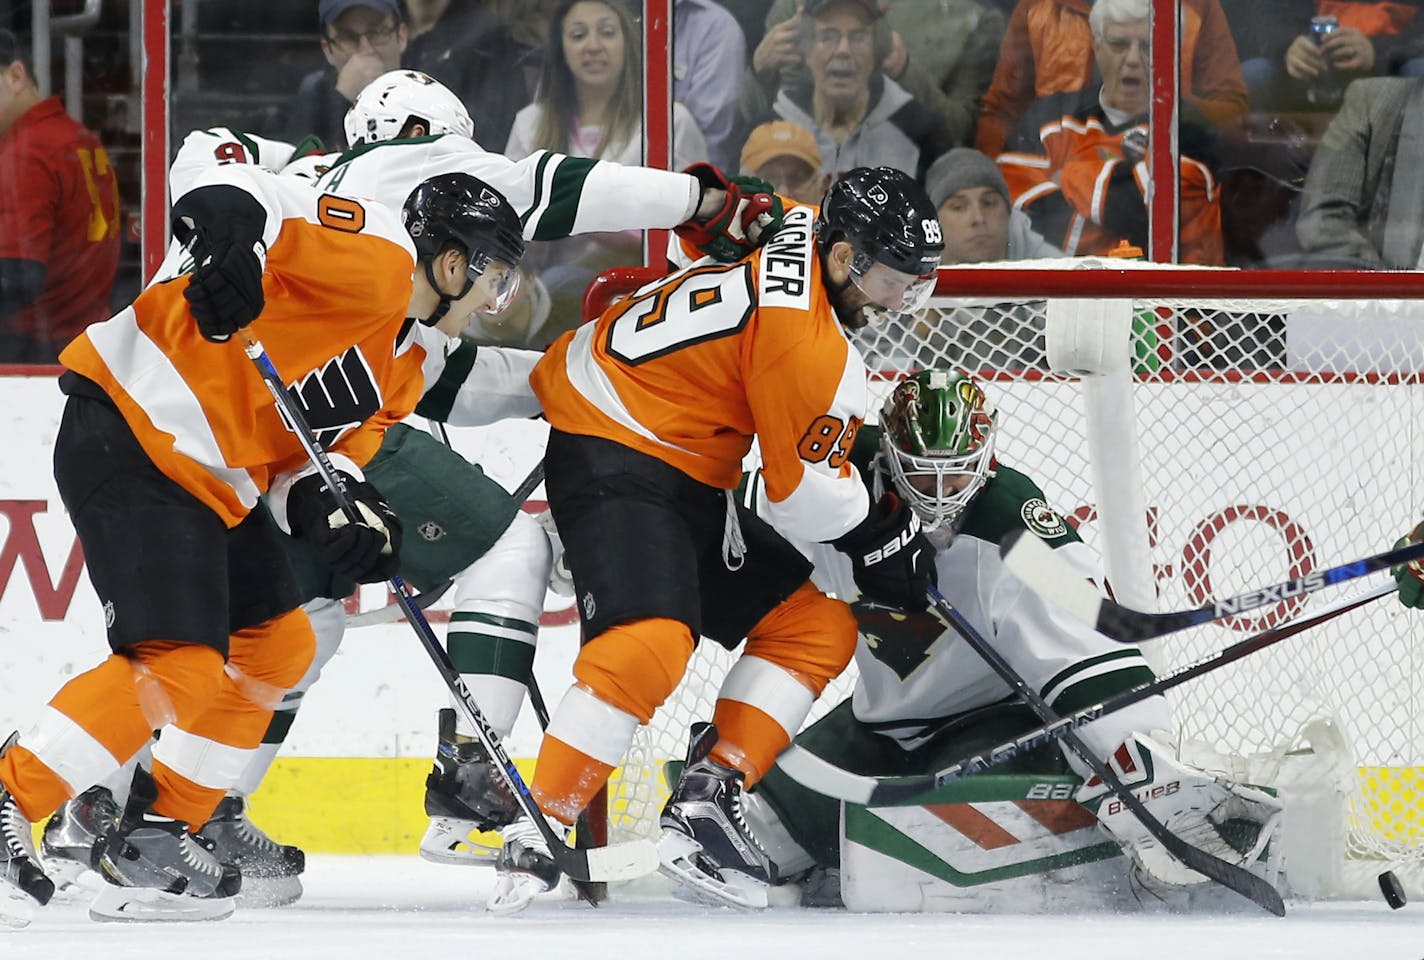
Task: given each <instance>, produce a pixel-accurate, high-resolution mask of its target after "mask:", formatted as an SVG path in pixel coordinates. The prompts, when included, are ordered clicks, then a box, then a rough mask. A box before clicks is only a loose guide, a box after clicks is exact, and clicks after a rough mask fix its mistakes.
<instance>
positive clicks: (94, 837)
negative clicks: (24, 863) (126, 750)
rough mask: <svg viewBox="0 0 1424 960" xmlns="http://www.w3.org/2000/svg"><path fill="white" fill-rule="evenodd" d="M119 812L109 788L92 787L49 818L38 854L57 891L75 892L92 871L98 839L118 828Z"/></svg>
mask: <svg viewBox="0 0 1424 960" xmlns="http://www.w3.org/2000/svg"><path fill="white" fill-rule="evenodd" d="M121 812H122V811H120V810H119V805H118V802H117V801H115V800H114V794H113V793H112V792H111V791H110V790H109V788H108V787H105V786H102V785H97V784H96V785H95V786H92V787H90V788H89V789H88V790H85V791H84V792H83V793H81V794H79V796H77V797H75V798H74V799H72V800H70V801H69V802H68V803H66V804H65V805H64V806H62V807H60V808H59V809H58V810H56V811H55V812H54V814H53V815H52V816H51V817H50V818H49V822H47V823H46V824H45V828H44V835H43V836H42V838H41V840H40V852H41V853H42V854H43V855H44V862H45V867H46V872H47V873H48V874H49V875H50V878H51V879H53V880H54V882H55V883H56V884H57V885H58V887H59V889H60V890H61V891H71V892H77V887H78V884H79V878H80V877H82V876H83V875H84V874H85V872H87V871H89V870H93V869H94V868H95V853H96V847H97V845H98V843H99V838H100V837H102V836H103V835H104V834H105V832H106V831H108V829H109V828H110V827H113V826H116V825H117V824H118V822H119V815H120V813H121Z"/></svg>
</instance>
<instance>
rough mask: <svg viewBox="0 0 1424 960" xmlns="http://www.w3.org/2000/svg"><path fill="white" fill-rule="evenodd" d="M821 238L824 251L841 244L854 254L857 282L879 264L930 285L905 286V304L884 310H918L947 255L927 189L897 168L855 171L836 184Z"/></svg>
mask: <svg viewBox="0 0 1424 960" xmlns="http://www.w3.org/2000/svg"><path fill="white" fill-rule="evenodd" d="M816 236H817V238H818V240H819V242H820V245H821V249H822V250H828V249H829V248H830V245H831V244H833V243H835V242H836V241H838V240H845V241H847V242H849V243H850V245H851V246H852V247H854V248H855V258H854V259H853V260H852V262H851V272H852V276H853V277H855V278H856V279H857V281H858V280H859V279H860V278H861V277H863V276H864V275H865V274H866V273H867V272H868V271H869V269H870V267H871V266H872V264H876V263H879V264H883V265H884V266H886V267H889V268H890V269H891V270H893V271H895V272H896V273H899V274H903V275H905V276H907V277H919V278H926V279H927V280H928V282H927V283H922V284H909V285H908V286H906V287H905V289H904V291H903V293H904V298H903V302H902V303H900V304H898V305H897V304H894V303H881V305H882V306H885V307H887V308H890V309H898V310H904V311H907V312H908V311H911V310H917V309H919V308H921V307H923V306H924V303H923V301H924V300H926V299H928V297H929V295H930V293H932V292H933V289H934V283H933V277H934V273H935V269H936V268H937V267H938V266H939V258H940V254H941V253H942V252H943V251H944V235H943V233H942V232H941V231H940V225H939V214H938V212H937V211H936V210H935V207H934V204H933V203H931V202H930V198H929V194H927V193H926V192H925V188H924V187H922V186H920V184H919V183H917V182H916V181H915V180H914V178H912V177H910V176H909V175H907V174H905V173H902V172H900V171H899V170H896V169H895V168H893V167H856V168H855V169H854V170H851V171H850V172H848V173H847V174H845V175H844V176H843V177H841V178H840V179H839V180H837V181H836V182H835V183H833V184H831V187H830V189H829V190H827V191H826V196H825V199H823V200H822V201H821V213H820V215H819V216H818V217H817V218H816ZM858 285H859V284H858ZM869 292H870V291H867V293H869ZM872 299H874V300H877V302H878V301H879V300H880V298H878V297H875V296H872Z"/></svg>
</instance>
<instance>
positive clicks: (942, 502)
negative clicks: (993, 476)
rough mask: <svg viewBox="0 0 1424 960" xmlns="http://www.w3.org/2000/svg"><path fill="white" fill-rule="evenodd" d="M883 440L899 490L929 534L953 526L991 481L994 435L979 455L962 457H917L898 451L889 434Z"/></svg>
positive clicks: (892, 474)
mask: <svg viewBox="0 0 1424 960" xmlns="http://www.w3.org/2000/svg"><path fill="white" fill-rule="evenodd" d="M880 436H881V440H880V446H881V449H882V450H883V451H884V453H885V459H886V461H887V462H888V463H889V465H890V478H891V479H892V480H893V481H894V483H895V489H896V491H898V492H899V494H900V496H901V497H903V498H904V499H905V502H906V503H908V504H909V506H910V509H911V510H913V511H914V512H915V513H917V514H918V515H919V517H920V520H921V521H922V522H923V523H924V526H925V530H926V531H930V530H935V529H937V528H939V527H941V526H943V525H944V524H946V523H952V522H953V521H954V520H955V519H956V518H957V517H958V516H959V515H960V514H961V513H963V512H964V508H965V507H967V506H969V501H971V500H973V499H974V497H975V495H976V494H978V493H979V490H980V488H981V487H983V486H984V484H985V482H987V481H988V479H989V475H990V472H989V465H990V464H992V463H993V462H994V435H993V434H992V433H991V434H989V436H988V437H986V438H985V440H984V445H983V446H981V447H980V448H979V449H978V450H977V451H975V452H974V453H971V454H967V455H965V456H961V457H917V456H914V455H913V454H909V453H906V452H905V451H903V450H901V449H900V448H899V447H896V446H895V445H894V444H893V443H892V442H891V441H890V438H889V435H888V434H885V433H882V434H881V435H880Z"/></svg>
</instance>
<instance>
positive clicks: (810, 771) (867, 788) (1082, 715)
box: [776, 583, 1396, 807]
mask: <svg viewBox="0 0 1424 960" xmlns="http://www.w3.org/2000/svg"><path fill="white" fill-rule="evenodd" d="M1395 589H1396V588H1395V585H1394V584H1393V583H1389V584H1381V585H1380V586H1378V587H1375V588H1374V589H1372V590H1370V591H1369V592H1367V593H1363V594H1360V595H1359V596H1357V597H1351V598H1348V599H1345V600H1341V601H1340V602H1338V603H1336V604H1334V605H1333V606H1330V607H1327V608H1326V609H1324V610H1322V611H1320V612H1319V613H1317V614H1315V615H1313V616H1310V617H1306V618H1305V619H1302V620H1295V621H1293V622H1291V623H1287V624H1284V625H1282V626H1279V627H1274V628H1272V629H1270V630H1266V631H1264V632H1263V633H1258V634H1256V635H1255V636H1252V637H1247V638H1246V639H1245V640H1242V641H1240V642H1239V643H1234V644H1232V645H1231V646H1229V647H1226V648H1225V649H1223V650H1221V651H1219V652H1217V653H1214V654H1210V655H1208V656H1206V657H1203V658H1202V659H1200V660H1198V661H1196V662H1195V663H1191V664H1188V665H1187V666H1184V667H1181V668H1179V669H1177V670H1175V671H1173V672H1172V673H1170V674H1168V675H1167V676H1165V677H1158V678H1156V679H1155V680H1149V681H1147V682H1145V683H1140V684H1138V685H1137V686H1135V687H1129V688H1128V689H1126V690H1122V691H1119V692H1118V693H1115V694H1113V695H1112V696H1111V697H1108V698H1107V699H1106V700H1103V701H1101V702H1099V703H1095V704H1092V705H1091V706H1087V707H1083V708H1082V709H1081V710H1076V711H1074V712H1073V713H1069V714H1065V715H1064V716H1062V717H1060V718H1058V719H1057V720H1055V721H1054V722H1053V723H1049V724H1045V725H1044V726H1041V727H1039V728H1038V729H1036V730H1030V731H1029V732H1027V733H1025V734H1023V735H1022V736H1019V737H1017V738H1015V739H1013V740H1009V741H1007V742H1005V743H1001V744H999V745H998V746H996V747H992V748H990V749H988V750H986V751H984V752H983V753H980V754H976V755H975V756H972V757H968V758H966V759H964V760H961V761H959V762H958V763H956V764H953V765H952V766H949V767H945V768H944V769H943V770H939V771H936V772H935V773H926V774H920V775H916V776H901V777H873V776H866V775H864V774H859V773H851V772H850V771H849V770H843V769H841V768H840V767H837V766H835V765H833V764H831V763H827V762H826V761H825V760H822V759H821V758H820V757H818V756H816V755H815V754H813V753H811V752H810V751H809V750H806V749H804V748H802V747H798V746H792V747H791V748H790V749H788V750H786V751H785V752H784V753H782V754H781V756H780V757H778V758H777V761H776V763H777V766H778V767H780V768H781V769H782V771H783V772H785V773H786V774H787V775H788V776H790V777H791V778H792V779H793V780H795V781H796V782H797V783H800V784H801V785H803V786H806V787H809V788H810V789H812V790H815V791H816V792H817V793H822V794H825V795H826V796H828V797H835V798H836V799H838V800H845V801H847V802H849V803H858V804H862V805H864V806H867V807H874V806H894V805H897V804H902V803H906V802H909V801H913V800H915V799H916V798H918V797H923V796H924V795H925V794H927V793H929V792H930V791H932V790H937V789H939V788H940V787H943V786H947V785H948V784H951V783H954V782H955V781H956V780H961V779H963V778H964V777H968V776H972V775H974V774H976V773H983V772H984V771H986V770H988V769H990V768H991V767H994V766H997V765H998V764H1000V763H1003V762H1004V761H1006V760H1011V759H1013V758H1014V757H1017V756H1019V755H1021V754H1023V753H1027V752H1028V751H1030V750H1035V749H1037V748H1038V747H1041V746H1043V745H1044V744H1045V743H1052V742H1053V741H1054V740H1057V739H1058V738H1059V737H1061V736H1062V735H1063V734H1064V733H1065V732H1067V731H1069V730H1075V729H1077V728H1078V727H1081V726H1084V725H1086V724H1089V723H1092V722H1093V721H1094V720H1099V719H1101V718H1103V717H1105V716H1107V715H1108V714H1110V713H1116V712H1117V711H1119V710H1121V709H1123V708H1124V707H1130V706H1132V705H1133V704H1134V703H1138V702H1139V701H1142V700H1146V699H1147V698H1148V697H1155V696H1158V695H1160V694H1162V693H1165V692H1166V691H1168V690H1171V689H1172V688H1173V687H1178V686H1181V685H1182V684H1183V683H1186V682H1187V681H1188V680H1193V679H1195V678H1197V677H1199V676H1201V675H1202V674H1205V673H1210V672H1211V671H1213V670H1216V669H1218V668H1219V667H1224V666H1226V665H1227V664H1228V663H1234V662H1236V661H1237V660H1240V659H1241V658H1242V657H1245V656H1247V655H1248V654H1252V653H1255V652H1256V651H1258V650H1264V649H1265V648H1266V647H1269V646H1271V645H1272V644H1276V643H1279V642H1280V641H1282V640H1284V639H1286V638H1287V637H1293V636H1295V635H1296V634H1298V633H1301V632H1303V631H1305V630H1309V629H1310V628H1311V627H1315V626H1319V625H1320V624H1322V623H1325V622H1326V621H1327V620H1333V619H1335V618H1336V617H1338V616H1340V615H1341V614H1345V613H1348V612H1350V611H1351V610H1354V609H1356V608H1358V607H1362V606H1364V605H1365V604H1367V603H1370V602H1371V601H1374V600H1378V599H1379V598H1380V597H1384V596H1388V595H1389V594H1391V593H1394V592H1395Z"/></svg>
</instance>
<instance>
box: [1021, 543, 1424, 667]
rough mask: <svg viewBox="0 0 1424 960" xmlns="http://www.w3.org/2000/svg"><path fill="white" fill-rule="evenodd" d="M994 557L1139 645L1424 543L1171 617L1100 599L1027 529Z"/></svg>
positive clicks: (1408, 556) (1417, 552)
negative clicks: (997, 556) (1000, 558)
mask: <svg viewBox="0 0 1424 960" xmlns="http://www.w3.org/2000/svg"><path fill="white" fill-rule="evenodd" d="M999 555H1000V556H1001V557H1002V558H1003V560H1004V565H1005V566H1007V567H1008V568H1009V570H1010V571H1012V572H1013V574H1014V575H1015V576H1016V577H1018V578H1019V579H1020V580H1022V581H1023V582H1024V583H1026V584H1028V585H1029V586H1030V587H1031V588H1032V589H1033V590H1034V592H1035V593H1038V594H1040V595H1041V596H1044V597H1047V598H1048V599H1049V600H1052V601H1053V602H1054V603H1056V604H1057V605H1058V606H1060V607H1062V608H1063V609H1064V610H1067V611H1068V612H1069V613H1070V614H1072V615H1073V616H1074V617H1076V618H1078V619H1079V620H1081V621H1082V622H1084V623H1086V624H1089V625H1091V626H1092V627H1093V629H1095V630H1097V631H1098V632H1099V633H1101V634H1103V635H1104V636H1108V637H1112V638H1113V639H1114V640H1118V641H1120V642H1122V643H1138V642H1139V641H1142V640H1151V639H1153V638H1154V637H1160V636H1163V635H1165V634H1168V633H1175V632H1177V631H1178V630H1185V629H1187V628H1188V627H1195V626H1197V625H1199V624H1203V623H1210V622H1212V621H1213V620H1221V619H1223V618H1225V617H1230V616H1234V615H1236V614H1238V613H1244V612H1246V611H1247V610H1255V609H1257V608H1258V607H1268V606H1270V605H1272V604H1276V603H1281V602H1282V601H1285V600H1290V599H1292V598H1294V597H1300V596H1304V595H1305V594H1307V593H1314V592H1315V591H1317V590H1323V589H1325V588H1326V587H1333V586H1334V585H1335V584H1337V583H1344V582H1345V581H1347V580H1354V579H1357V578H1359V577H1363V576H1367V575H1368V574H1371V573H1374V572H1376V571H1378V570H1386V569H1388V568H1389V567H1393V566H1397V565H1399V564H1401V563H1408V562H1409V561H1411V560H1417V559H1419V558H1420V557H1424V542H1421V543H1412V544H1409V545H1408V546H1404V547H1400V548H1399V549H1397V550H1386V551H1385V552H1384V553H1377V554H1375V555H1374V556H1372V557H1365V558H1364V559H1362V560H1353V561H1351V562H1350V563H1342V564H1340V565H1339V566H1338V567H1327V568H1325V569H1324V570H1313V571H1311V572H1310V573H1308V574H1306V575H1305V576H1303V577H1297V578H1296V579H1294V580H1287V581H1285V582H1284V583H1277V584H1273V585H1272V586H1269V587H1261V588H1260V589H1258V590H1252V591H1250V592H1248V593H1242V594H1238V595H1236V596H1234V597H1227V598H1226V599H1225V600H1217V601H1215V602H1214V603H1209V604H1207V605H1206V606H1204V607H1197V608H1196V609H1195V610H1176V611H1172V612H1170V613H1145V612H1143V611H1141V610H1133V609H1132V608H1131V607H1124V606H1122V605H1121V604H1119V603H1116V602H1114V601H1112V600H1109V599H1108V598H1107V597H1104V596H1101V595H1099V593H1098V591H1097V589H1096V588H1095V587H1094V586H1093V585H1092V584H1091V583H1089V582H1088V581H1087V580H1085V579H1083V577H1082V575H1081V574H1080V573H1078V572H1077V571H1076V570H1074V569H1073V568H1072V567H1071V566H1069V565H1068V564H1067V563H1066V562H1065V561H1064V560H1063V558H1062V557H1059V556H1058V555H1057V554H1056V553H1055V552H1054V550H1053V548H1052V547H1050V546H1049V545H1048V544H1046V543H1044V542H1043V541H1042V540H1040V539H1039V538H1038V537H1037V536H1035V535H1034V534H1032V533H1031V532H1029V531H1028V530H1023V529H1020V530H1012V531H1010V532H1009V533H1008V534H1007V535H1006V536H1005V537H1004V539H1003V541H1002V542H1001V543H1000V544H999Z"/></svg>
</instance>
